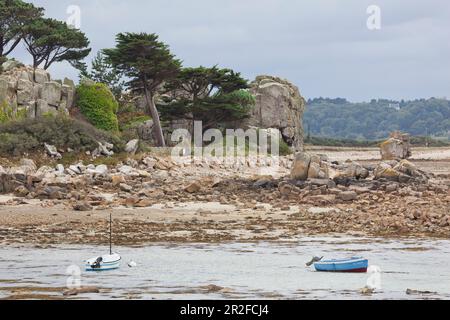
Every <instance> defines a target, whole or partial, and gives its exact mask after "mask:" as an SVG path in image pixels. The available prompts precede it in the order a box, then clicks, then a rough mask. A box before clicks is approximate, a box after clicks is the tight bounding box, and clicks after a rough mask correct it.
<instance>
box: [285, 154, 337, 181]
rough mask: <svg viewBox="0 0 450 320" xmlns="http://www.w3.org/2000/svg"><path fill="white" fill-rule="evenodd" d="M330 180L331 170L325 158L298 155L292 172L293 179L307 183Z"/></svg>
mask: <svg viewBox="0 0 450 320" xmlns="http://www.w3.org/2000/svg"><path fill="white" fill-rule="evenodd" d="M328 178H329V168H328V164H327V163H326V161H324V159H323V158H321V157H320V156H318V155H312V154H309V153H306V152H299V153H297V155H296V156H295V160H294V164H293V167H292V171H291V179H293V180H300V181H305V180H307V179H328Z"/></svg>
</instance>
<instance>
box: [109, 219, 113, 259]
mask: <svg viewBox="0 0 450 320" xmlns="http://www.w3.org/2000/svg"><path fill="white" fill-rule="evenodd" d="M109 254H110V255H112V213H110V214H109Z"/></svg>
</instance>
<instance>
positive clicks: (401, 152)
mask: <svg viewBox="0 0 450 320" xmlns="http://www.w3.org/2000/svg"><path fill="white" fill-rule="evenodd" d="M380 149H381V150H380V151H381V158H382V159H383V160H401V159H408V158H409V157H411V146H410V136H409V134H403V133H401V132H393V133H392V134H391V136H390V138H389V140H387V141H385V142H383V143H382V144H381V146H380Z"/></svg>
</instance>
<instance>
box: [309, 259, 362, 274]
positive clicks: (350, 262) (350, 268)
mask: <svg viewBox="0 0 450 320" xmlns="http://www.w3.org/2000/svg"><path fill="white" fill-rule="evenodd" d="M314 267H315V269H316V271H319V272H345V273H366V272H367V269H368V268H369V261H368V260H367V259H363V258H350V259H342V260H326V261H320V262H317V263H315V264H314Z"/></svg>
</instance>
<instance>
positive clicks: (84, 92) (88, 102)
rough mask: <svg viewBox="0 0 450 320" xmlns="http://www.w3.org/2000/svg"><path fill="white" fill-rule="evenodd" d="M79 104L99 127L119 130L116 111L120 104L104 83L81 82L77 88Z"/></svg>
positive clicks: (88, 117) (84, 112) (90, 119)
mask: <svg viewBox="0 0 450 320" xmlns="http://www.w3.org/2000/svg"><path fill="white" fill-rule="evenodd" d="M77 104H78V107H79V108H80V111H81V113H82V114H83V115H84V116H85V117H86V118H87V119H88V120H89V121H90V122H91V123H92V124H93V125H94V126H95V127H97V128H99V129H102V130H106V131H118V130H119V124H118V120H117V116H116V113H117V111H118V109H119V104H118V103H117V101H116V98H114V95H113V94H112V93H111V90H109V88H108V86H106V85H105V84H103V83H94V84H91V83H88V82H85V83H81V84H80V85H79V86H78V88H77Z"/></svg>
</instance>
